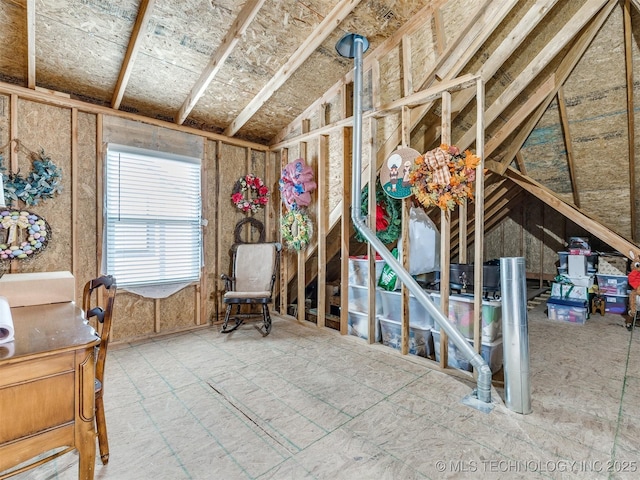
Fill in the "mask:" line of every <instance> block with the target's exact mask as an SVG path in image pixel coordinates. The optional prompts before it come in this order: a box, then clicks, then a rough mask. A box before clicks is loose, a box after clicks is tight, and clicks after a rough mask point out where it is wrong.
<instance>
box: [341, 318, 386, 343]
mask: <svg viewBox="0 0 640 480" xmlns="http://www.w3.org/2000/svg"><path fill="white" fill-rule="evenodd" d="M375 324H376V342H379V341H380V321H379V320H378V318H377V317H376V321H375ZM348 331H349V335H355V336H356V337H360V338H364V339H365V340H368V339H369V314H368V313H362V312H351V311H350V312H349V329H348Z"/></svg>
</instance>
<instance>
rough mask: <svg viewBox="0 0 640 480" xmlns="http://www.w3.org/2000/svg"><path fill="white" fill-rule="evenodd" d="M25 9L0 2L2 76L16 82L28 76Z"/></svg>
mask: <svg viewBox="0 0 640 480" xmlns="http://www.w3.org/2000/svg"><path fill="white" fill-rule="evenodd" d="M24 18H25V9H24V8H20V7H18V6H17V5H14V4H13V3H7V2H0V25H2V28H0V45H11V48H6V47H5V48H2V51H1V53H0V72H2V75H0V78H2V79H3V80H4V79H6V80H7V81H12V82H15V81H16V80H18V81H23V82H25V83H26V78H27V62H26V58H27V31H26V25H25V22H24Z"/></svg>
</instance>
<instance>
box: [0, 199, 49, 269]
mask: <svg viewBox="0 0 640 480" xmlns="http://www.w3.org/2000/svg"><path fill="white" fill-rule="evenodd" d="M50 232H51V230H50V229H49V225H48V224H47V222H46V220H45V219H44V218H42V217H40V216H38V215H36V214H35V213H31V212H28V211H26V210H16V209H10V208H0V242H1V243H0V259H1V260H13V259H20V260H22V259H27V258H31V257H33V256H34V255H36V254H37V253H40V252H42V251H43V250H44V249H45V248H46V246H47V245H48V243H49V240H50Z"/></svg>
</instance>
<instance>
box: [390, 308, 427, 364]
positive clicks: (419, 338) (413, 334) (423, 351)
mask: <svg viewBox="0 0 640 480" xmlns="http://www.w3.org/2000/svg"><path fill="white" fill-rule="evenodd" d="M379 321H380V333H381V335H382V343H383V344H384V345H386V346H388V347H392V348H395V349H396V350H400V346H401V344H402V325H401V323H400V322H398V321H395V320H391V319H389V318H384V317H379ZM409 353H411V354H413V355H419V356H421V357H432V356H433V338H432V337H431V329H429V328H419V327H415V326H413V325H409Z"/></svg>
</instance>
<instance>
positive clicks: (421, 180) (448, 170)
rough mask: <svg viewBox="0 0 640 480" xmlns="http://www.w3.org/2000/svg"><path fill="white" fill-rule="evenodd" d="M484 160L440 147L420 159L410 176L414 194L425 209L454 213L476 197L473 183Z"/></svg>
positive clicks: (454, 147)
mask: <svg viewBox="0 0 640 480" xmlns="http://www.w3.org/2000/svg"><path fill="white" fill-rule="evenodd" d="M479 163H480V159H479V158H478V157H477V156H476V155H474V154H473V153H471V151H469V150H466V151H465V152H464V153H460V150H459V149H458V147H456V146H455V145H445V144H443V145H440V146H439V147H437V148H435V149H433V150H430V151H428V152H427V153H425V154H424V155H421V156H419V157H418V158H417V159H416V161H415V168H414V170H412V171H411V174H410V175H409V181H410V183H411V191H412V193H413V194H414V195H415V196H416V199H417V200H418V201H419V202H420V203H421V204H422V205H424V206H425V207H431V206H434V205H437V206H438V207H440V208H441V209H442V210H453V209H454V208H455V206H456V205H461V204H462V203H463V202H464V201H465V200H466V199H472V198H473V182H474V181H475V179H476V170H475V169H476V167H477V166H478V164H479Z"/></svg>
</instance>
